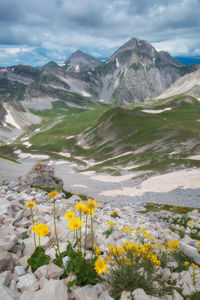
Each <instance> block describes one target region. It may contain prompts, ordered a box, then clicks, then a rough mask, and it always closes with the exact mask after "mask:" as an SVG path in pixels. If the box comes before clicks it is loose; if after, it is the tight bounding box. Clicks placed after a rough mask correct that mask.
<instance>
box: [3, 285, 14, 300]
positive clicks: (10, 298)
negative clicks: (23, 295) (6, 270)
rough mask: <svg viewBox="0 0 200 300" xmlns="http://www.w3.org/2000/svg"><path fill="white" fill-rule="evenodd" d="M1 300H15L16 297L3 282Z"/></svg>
mask: <svg viewBox="0 0 200 300" xmlns="http://www.w3.org/2000/svg"><path fill="white" fill-rule="evenodd" d="M0 299H2V300H15V299H14V295H13V294H12V293H11V291H10V290H9V289H8V288H7V287H6V286H4V285H3V284H2V283H1V282H0Z"/></svg>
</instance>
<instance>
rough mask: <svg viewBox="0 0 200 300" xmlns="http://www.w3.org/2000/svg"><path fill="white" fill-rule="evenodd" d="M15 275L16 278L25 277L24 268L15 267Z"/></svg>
mask: <svg viewBox="0 0 200 300" xmlns="http://www.w3.org/2000/svg"><path fill="white" fill-rule="evenodd" d="M15 273H16V274H17V275H18V276H22V275H25V270H24V267H23V266H16V267H15Z"/></svg>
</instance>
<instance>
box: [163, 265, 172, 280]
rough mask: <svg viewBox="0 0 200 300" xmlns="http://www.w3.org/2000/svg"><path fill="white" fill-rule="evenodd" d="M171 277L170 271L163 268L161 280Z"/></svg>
mask: <svg viewBox="0 0 200 300" xmlns="http://www.w3.org/2000/svg"><path fill="white" fill-rule="evenodd" d="M170 277H171V272H170V269H169V268H164V270H163V275H162V280H163V281H167V280H168V279H169V278H170Z"/></svg>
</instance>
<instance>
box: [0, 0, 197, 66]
mask: <svg viewBox="0 0 200 300" xmlns="http://www.w3.org/2000/svg"><path fill="white" fill-rule="evenodd" d="M199 15H200V1H199V0H184V1H183V0H154V1H149V0H134V1H133V0H109V1H108V0H101V1H94V0H34V1H32V0H6V1H4V3H3V1H1V2H0V28H1V30H0V44H7V45H8V44H9V45H12V44H13V45H26V46H33V47H35V48H36V49H39V48H45V49H49V52H50V53H52V55H53V53H54V54H55V55H54V56H53V58H56V53H57V59H60V57H61V55H62V54H63V53H66V51H68V52H69V51H73V50H76V49H77V48H81V49H83V50H85V51H90V53H96V52H97V53H102V56H103V57H105V56H106V55H107V56H109V55H110V54H111V53H112V51H113V49H116V48H117V47H119V46H120V45H121V44H122V43H123V42H126V41H127V40H128V39H130V38H131V37H133V36H136V37H140V38H144V39H146V40H148V41H150V42H157V43H159V42H160V43H161V42H162V43H163V42H167V41H169V43H170V45H172V44H173V43H172V41H173V40H174V39H182V40H183V38H184V43H185V45H186V48H187V49H188V45H189V43H190V42H191V40H192V41H195V42H193V43H192V47H193V48H192V47H189V49H190V51H193V52H194V51H195V49H199V48H200V41H199V27H200V21H199V20H200V18H199ZM37 51H38V50H37ZM40 55H41V56H42V55H44V54H40ZM45 55H46V54H45ZM34 57H35V56H34ZM45 57H47V56H45ZM48 57H49V56H48ZM63 59H64V58H63ZM0 64H1V63H0Z"/></svg>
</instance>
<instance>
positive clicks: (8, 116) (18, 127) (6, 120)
mask: <svg viewBox="0 0 200 300" xmlns="http://www.w3.org/2000/svg"><path fill="white" fill-rule="evenodd" d="M5 109H6V111H7V115H6V118H5V122H6V123H9V124H11V125H12V126H14V127H15V128H17V129H21V127H20V126H19V125H18V124H17V123H16V122H15V120H14V119H13V117H12V115H11V113H10V111H9V110H8V109H7V108H6V107H5Z"/></svg>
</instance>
